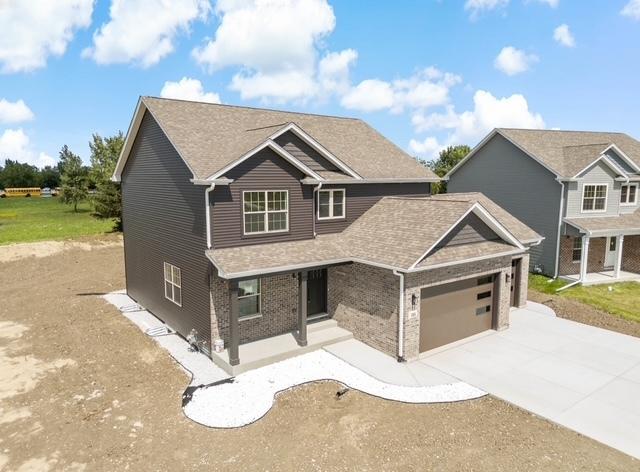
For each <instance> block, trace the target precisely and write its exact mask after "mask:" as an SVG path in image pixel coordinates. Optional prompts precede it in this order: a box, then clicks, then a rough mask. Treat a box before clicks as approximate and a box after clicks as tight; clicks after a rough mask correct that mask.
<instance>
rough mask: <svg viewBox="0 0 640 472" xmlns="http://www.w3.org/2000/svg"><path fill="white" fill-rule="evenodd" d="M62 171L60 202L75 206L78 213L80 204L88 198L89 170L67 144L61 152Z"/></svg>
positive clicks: (74, 208)
mask: <svg viewBox="0 0 640 472" xmlns="http://www.w3.org/2000/svg"><path fill="white" fill-rule="evenodd" d="M60 169H61V174H62V175H61V178H60V181H61V184H62V193H61V195H60V201H61V202H62V203H65V204H68V205H73V211H74V212H77V211H78V203H80V202H81V201H82V200H84V199H86V198H87V194H88V190H87V168H86V167H85V166H83V165H82V159H80V156H78V155H77V154H74V153H73V152H71V150H70V149H69V148H68V147H67V145H66V144H65V145H64V146H62V149H61V150H60Z"/></svg>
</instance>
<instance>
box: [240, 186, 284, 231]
mask: <svg viewBox="0 0 640 472" xmlns="http://www.w3.org/2000/svg"><path fill="white" fill-rule="evenodd" d="M243 212H244V233H245V234H256V233H277V232H281V231H288V230H289V192H288V191H287V190H277V191H271V190H269V191H265V192H244V193H243Z"/></svg>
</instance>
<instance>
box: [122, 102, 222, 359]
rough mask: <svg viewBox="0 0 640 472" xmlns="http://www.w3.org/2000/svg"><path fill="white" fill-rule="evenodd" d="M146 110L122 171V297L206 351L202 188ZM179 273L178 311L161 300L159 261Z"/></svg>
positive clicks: (206, 268)
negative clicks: (193, 337)
mask: <svg viewBox="0 0 640 472" xmlns="http://www.w3.org/2000/svg"><path fill="white" fill-rule="evenodd" d="M190 178H192V175H191V172H190V171H189V169H188V168H187V166H186V165H185V164H184V162H183V161H182V159H181V158H180V157H179V156H178V153H177V152H176V150H175V149H174V148H173V146H172V145H171V143H170V142H169V140H168V139H167V137H166V136H165V135H164V133H163V132H162V130H161V129H160V127H159V126H158V124H157V123H156V121H155V120H154V119H153V118H152V116H151V115H150V114H149V112H147V113H146V114H145V116H144V118H143V119H142V124H141V125H140V130H139V132H138V135H137V137H136V140H135V142H134V144H133V148H132V150H131V154H130V156H129V159H128V161H127V164H126V166H125V168H124V171H123V173H122V202H123V203H122V221H123V227H124V254H125V272H126V278H127V280H126V283H127V293H128V294H129V296H131V298H133V299H134V300H136V301H137V302H138V303H139V304H141V305H142V306H144V307H145V308H146V309H147V310H149V311H150V312H152V313H153V314H154V315H156V316H157V317H158V318H160V319H161V320H163V321H165V322H166V323H167V324H168V325H170V326H171V327H173V328H174V329H176V330H177V331H178V332H179V333H180V334H182V335H183V336H186V335H188V334H189V332H190V331H191V330H192V329H196V330H197V331H198V334H199V336H200V337H201V338H202V339H203V340H206V341H207V348H209V343H208V342H209V340H210V338H211V335H210V329H211V326H210V309H209V263H208V261H207V259H206V258H205V255H204V251H205V249H206V234H205V212H204V188H203V187H198V186H195V185H193V184H192V183H190V182H189V179H190ZM165 261H166V262H169V263H170V264H173V265H175V266H177V267H179V268H180V269H181V271H182V307H179V306H177V305H176V304H174V303H173V302H171V301H169V300H167V299H166V298H165V297H164V262H165Z"/></svg>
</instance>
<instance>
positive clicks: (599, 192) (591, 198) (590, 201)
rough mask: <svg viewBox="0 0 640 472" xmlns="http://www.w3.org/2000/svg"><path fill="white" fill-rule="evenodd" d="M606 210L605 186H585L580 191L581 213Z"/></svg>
mask: <svg viewBox="0 0 640 472" xmlns="http://www.w3.org/2000/svg"><path fill="white" fill-rule="evenodd" d="M606 210H607V185H606V184H585V186H584V187H583V189H582V211H584V212H589V211H593V212H598V211H601V212H603V211H606Z"/></svg>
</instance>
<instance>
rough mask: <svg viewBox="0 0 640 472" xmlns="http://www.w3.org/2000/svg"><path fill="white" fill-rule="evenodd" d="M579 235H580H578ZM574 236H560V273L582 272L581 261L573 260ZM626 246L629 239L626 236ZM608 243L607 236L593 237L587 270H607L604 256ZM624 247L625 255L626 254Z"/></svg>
mask: <svg viewBox="0 0 640 472" xmlns="http://www.w3.org/2000/svg"><path fill="white" fill-rule="evenodd" d="M577 237H579V236H577ZM574 239H575V238H574V236H562V237H561V238H560V266H559V275H575V274H579V273H580V262H579V261H577V262H573V260H572V258H573V240H574ZM624 243H625V244H624V245H625V246H626V243H627V239H626V238H625V241H624ZM606 245H607V238H591V239H590V240H589V261H588V263H587V272H600V271H603V270H605V267H604V256H605V249H606ZM624 249H626V247H625V248H623V256H626V254H625V252H626V251H625V250H624Z"/></svg>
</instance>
